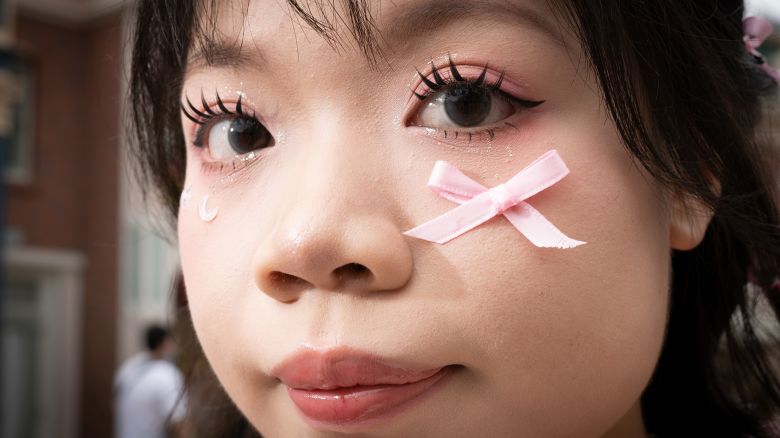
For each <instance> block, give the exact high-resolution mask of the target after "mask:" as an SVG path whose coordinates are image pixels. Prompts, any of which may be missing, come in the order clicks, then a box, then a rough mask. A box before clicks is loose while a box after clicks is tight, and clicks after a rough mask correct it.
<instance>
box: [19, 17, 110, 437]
mask: <svg viewBox="0 0 780 438" xmlns="http://www.w3.org/2000/svg"><path fill="white" fill-rule="evenodd" d="M120 22H121V21H120V16H119V14H115V15H112V16H110V17H104V18H101V19H99V20H98V21H96V22H93V23H89V24H86V25H79V26H74V25H61V24H54V23H52V22H49V21H45V20H41V19H37V18H35V17H25V16H24V15H21V16H19V17H18V21H17V27H16V28H17V34H18V35H17V39H18V47H19V49H20V51H21V52H22V53H23V54H24V55H26V56H27V57H28V59H29V60H30V61H31V64H32V66H33V70H34V72H35V82H34V88H35V96H34V97H35V101H34V107H35V129H34V135H33V145H34V149H33V154H34V169H33V172H34V175H33V182H32V183H31V184H30V185H29V186H11V187H9V189H8V195H9V198H8V210H7V212H8V218H7V225H8V226H9V227H11V228H14V229H18V230H20V231H21V232H22V234H23V236H24V243H25V244H27V245H30V246H34V247H43V248H59V249H68V250H74V251H79V252H81V253H82V254H84V255H85V256H86V258H87V267H86V270H85V277H84V296H83V309H82V315H83V323H82V354H81V360H82V363H81V367H82V369H81V380H82V382H81V394H80V397H81V407H80V412H81V418H80V419H79V421H80V428H81V431H80V434H79V435H80V436H84V437H109V436H112V434H113V430H112V427H113V425H112V407H111V406H112V403H111V385H112V377H113V372H114V369H115V367H116V363H115V361H116V339H117V324H116V322H117V300H118V292H117V289H118V280H117V273H118V265H117V263H118V248H117V242H118V208H119V204H118V199H117V196H118V189H119V188H118V178H119V177H118V175H119V173H118V150H119V140H118V139H119V129H120V80H119V79H120V71H121V70H120V59H121V48H120V47H121V46H120V43H121V32H120Z"/></svg>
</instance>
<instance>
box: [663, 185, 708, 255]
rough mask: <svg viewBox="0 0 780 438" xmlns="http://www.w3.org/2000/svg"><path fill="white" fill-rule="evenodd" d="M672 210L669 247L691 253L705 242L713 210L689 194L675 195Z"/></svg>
mask: <svg viewBox="0 0 780 438" xmlns="http://www.w3.org/2000/svg"><path fill="white" fill-rule="evenodd" d="M670 204H671V208H670V214H671V217H670V221H669V246H671V247H672V249H676V250H679V251H690V250H692V249H694V248H696V247H697V246H699V244H700V243H701V241H702V240H704V235H705V233H706V232H707V227H708V226H709V224H710V221H711V220H712V216H713V213H714V212H713V210H712V209H711V208H710V207H709V206H708V205H706V204H705V203H704V202H703V201H701V200H699V199H696V198H694V197H693V196H691V195H689V194H685V195H675V196H674V198H673V200H672V202H671V203H670Z"/></svg>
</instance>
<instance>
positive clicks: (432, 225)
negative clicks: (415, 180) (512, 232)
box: [404, 192, 497, 244]
mask: <svg viewBox="0 0 780 438" xmlns="http://www.w3.org/2000/svg"><path fill="white" fill-rule="evenodd" d="M496 214H497V213H496V210H495V208H494V207H493V203H492V201H491V200H490V195H489V194H488V193H487V192H485V193H483V194H481V195H479V196H476V197H474V198H472V199H471V200H469V201H468V202H466V203H464V204H461V205H460V206H458V207H456V208H454V209H452V210H450V211H448V212H446V213H444V214H442V215H441V216H438V217H436V218H434V219H431V220H429V221H428V222H426V223H424V224H422V225H419V226H417V227H414V228H412V229H411V230H408V231H405V232H404V235H406V236H409V237H415V238H417V239H422V240H427V241H428V242H434V243H439V244H442V243H447V242H449V241H450V240H452V239H454V238H456V237H458V236H460V235H461V234H463V233H465V232H467V231H470V230H472V229H474V228H476V227H478V226H480V225H482V224H483V223H485V222H487V221H489V220H490V219H492V218H493V217H495V216H496Z"/></svg>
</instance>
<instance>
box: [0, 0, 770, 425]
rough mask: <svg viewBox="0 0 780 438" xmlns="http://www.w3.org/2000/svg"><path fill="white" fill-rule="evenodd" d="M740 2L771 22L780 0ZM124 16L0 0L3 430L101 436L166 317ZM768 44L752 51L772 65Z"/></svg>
mask: <svg viewBox="0 0 780 438" xmlns="http://www.w3.org/2000/svg"><path fill="white" fill-rule="evenodd" d="M160 1H164V0H160ZM750 8H751V11H752V12H753V13H756V14H760V15H763V16H765V17H767V18H770V19H771V20H772V21H774V22H775V23H776V24H780V1H778V0H764V1H753V2H752V3H751V5H750ZM131 14H132V2H127V1H122V0H17V1H9V0H0V153H2V154H3V155H2V156H3V158H4V159H3V162H4V168H3V171H4V178H5V180H4V181H5V184H4V185H2V188H0V191H2V193H0V212H1V213H2V214H1V215H0V221H3V222H4V224H3V225H4V226H3V227H2V228H1V230H2V238H3V244H4V249H3V257H4V264H5V269H4V270H3V271H2V274H0V275H2V277H3V278H2V283H3V284H4V287H3V289H2V294H0V323H1V325H0V335H1V337H0V340H1V342H0V347H1V348H0V355H1V356H0V402H1V403H2V404H0V408H1V409H0V437H2V438H48V437H64V438H72V437H109V436H112V435H113V421H114V420H113V409H112V400H113V399H112V397H113V396H112V381H113V377H114V373H115V372H116V369H117V367H118V366H119V365H120V364H121V363H122V362H123V361H124V360H125V359H127V358H128V357H130V356H132V355H134V354H135V353H137V352H139V351H141V350H142V349H143V344H142V342H141V333H142V332H143V328H144V327H145V326H146V325H147V324H150V323H163V324H168V325H170V324H171V323H172V319H173V317H174V314H173V310H174V309H175V307H176V293H175V289H176V288H175V287H174V277H175V275H176V270H177V264H178V261H177V255H176V251H175V245H172V244H171V243H169V242H167V241H166V239H165V238H164V237H161V236H162V234H163V233H162V232H160V231H159V230H161V229H162V228H161V227H160V226H159V224H158V223H157V222H155V221H154V220H152V219H150V215H149V214H148V208H147V207H148V206H147V205H144V203H143V202H142V201H141V199H140V197H139V196H138V190H137V188H136V187H135V186H134V184H133V182H132V179H131V178H130V176H129V175H130V174H129V172H128V169H127V168H126V165H127V163H128V160H127V158H126V157H125V156H124V144H125V142H126V138H127V135H126V132H125V129H126V126H127V123H128V121H127V117H126V114H127V107H126V102H125V93H126V87H127V80H126V79H127V71H128V59H129V52H128V51H129V44H128V40H129V30H130V27H131V22H132V20H131ZM144 31H149V32H154V29H145V30H144ZM773 38H774V39H772V40H771V41H769V42H768V43H767V44H765V46H764V47H762V49H763V51H764V52H765V53H766V54H767V55H768V56H769V58H770V59H771V61H772V63H773V65H775V66H780V38H778V37H777V36H775V37H773ZM772 120H775V122H772ZM779 122H780V112H777V111H775V112H774V113H773V116H772V117H771V118H770V120H769V121H768V123H767V125H766V126H767V130H769V131H771V130H774V129H777V130H778V131H777V133H776V134H775V137H776V138H780V123H779ZM167 237H168V238H169V239H170V237H171V236H167ZM179 294H181V291H179ZM181 298H182V297H181V296H179V297H178V299H179V300H181Z"/></svg>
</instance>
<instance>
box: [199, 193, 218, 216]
mask: <svg viewBox="0 0 780 438" xmlns="http://www.w3.org/2000/svg"><path fill="white" fill-rule="evenodd" d="M207 202H209V195H205V196H204V197H203V200H201V201H200V205H199V206H198V216H200V218H201V220H203V221H204V222H211V221H213V220H214V218H216V217H217V213H219V208H214V210H211V211H208V208H207V207H206V203H207Z"/></svg>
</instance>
